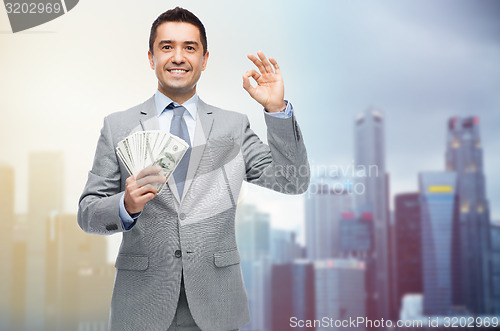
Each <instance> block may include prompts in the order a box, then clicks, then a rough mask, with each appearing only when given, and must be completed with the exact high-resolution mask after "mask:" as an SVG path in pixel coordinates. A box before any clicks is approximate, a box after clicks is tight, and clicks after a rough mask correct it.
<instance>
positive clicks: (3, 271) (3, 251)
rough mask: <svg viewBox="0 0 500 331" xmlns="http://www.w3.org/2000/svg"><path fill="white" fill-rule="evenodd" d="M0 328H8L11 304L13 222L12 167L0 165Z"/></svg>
mask: <svg viewBox="0 0 500 331" xmlns="http://www.w3.org/2000/svg"><path fill="white" fill-rule="evenodd" d="M0 217H1V222H0V224H1V230H0V265H1V266H2V267H1V268H0V293H2V295H0V330H10V329H12V328H11V326H10V325H11V321H10V320H11V316H12V311H11V309H12V306H11V300H12V296H13V295H14V293H13V292H12V287H11V282H12V269H11V268H10V266H11V265H12V236H13V228H14V227H13V224H14V221H15V220H14V169H13V168H12V167H10V166H6V165H0Z"/></svg>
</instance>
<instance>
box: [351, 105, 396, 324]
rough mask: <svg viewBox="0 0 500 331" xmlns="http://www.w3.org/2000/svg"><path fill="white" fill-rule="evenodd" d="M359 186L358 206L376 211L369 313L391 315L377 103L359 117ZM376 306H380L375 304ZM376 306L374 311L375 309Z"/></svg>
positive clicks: (384, 180) (381, 119)
mask: <svg viewBox="0 0 500 331" xmlns="http://www.w3.org/2000/svg"><path fill="white" fill-rule="evenodd" d="M355 165H356V170H357V174H356V187H360V186H361V187H363V188H364V191H363V192H360V193H358V192H357V193H356V195H355V197H356V209H357V210H358V211H361V212H373V225H374V250H373V263H374V265H373V267H374V268H375V269H374V271H373V272H372V271H371V270H372V269H371V268H370V267H368V277H373V282H374V284H375V288H374V291H375V292H373V293H368V295H369V297H370V298H369V301H370V300H372V301H373V304H370V305H369V307H368V308H369V309H368V311H367V314H368V316H369V317H371V318H388V317H389V305H390V297H389V278H390V274H389V260H388V243H389V238H388V236H389V233H388V231H389V225H388V215H387V213H388V197H387V195H388V187H387V186H388V185H387V175H386V168H385V139H384V116H383V114H382V112H381V111H380V110H378V109H376V108H374V107H370V108H368V109H367V110H366V111H364V112H362V113H360V114H358V115H357V117H356V120H355ZM374 306H376V307H374ZM373 308H375V310H374V311H372V309H373Z"/></svg>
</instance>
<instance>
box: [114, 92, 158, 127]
mask: <svg viewBox="0 0 500 331" xmlns="http://www.w3.org/2000/svg"><path fill="white" fill-rule="evenodd" d="M152 111H154V98H153V97H151V98H149V99H147V100H146V101H144V102H142V103H140V104H138V105H135V106H133V107H131V108H129V109H126V110H122V111H117V112H114V113H111V114H109V115H107V116H106V117H105V119H106V120H108V121H110V122H121V123H127V122H137V121H138V120H139V119H140V115H141V114H147V113H148V112H152Z"/></svg>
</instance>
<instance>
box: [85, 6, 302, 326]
mask: <svg viewBox="0 0 500 331" xmlns="http://www.w3.org/2000/svg"><path fill="white" fill-rule="evenodd" d="M257 55H258V57H255V56H254V55H248V58H249V59H250V60H251V61H252V62H253V63H254V64H255V65H256V67H257V69H258V71H257V70H255V69H252V70H249V71H247V72H246V73H245V74H244V75H243V87H244V89H245V90H246V91H248V93H249V94H250V96H251V97H252V98H253V99H255V100H256V101H257V102H258V103H260V104H261V105H262V107H264V118H265V121H266V124H267V132H268V133H267V134H268V141H269V145H266V144H264V143H262V141H261V140H260V139H259V138H258V137H257V135H255V133H254V132H253V131H252V130H251V129H250V124H249V122H248V118H247V116H245V115H243V114H240V113H237V112H232V111H227V110H222V109H220V108H217V107H214V106H211V105H208V104H206V103H204V102H203V101H202V100H201V99H200V98H199V97H198V94H197V92H196V84H197V82H198V80H199V79H200V77H201V73H202V71H204V70H205V69H206V67H207V63H208V58H209V52H208V50H207V37H206V33H205V28H204V26H203V24H202V23H201V21H200V20H199V19H198V18H197V17H196V16H195V15H194V14H192V13H191V12H189V11H187V10H185V9H182V8H179V7H177V8H175V9H172V10H169V11H166V12H165V13H163V14H161V15H160V16H159V17H158V18H157V19H156V20H155V22H154V23H153V25H152V27H151V34H150V40H149V51H148V57H149V63H150V65H151V68H152V69H153V70H154V71H155V74H156V77H157V78H158V89H157V91H156V92H155V94H154V95H153V96H152V97H151V98H149V99H148V100H146V101H145V102H144V103H142V104H140V105H138V106H135V107H133V108H131V109H128V110H126V111H123V112H118V113H114V114H111V115H109V116H107V117H106V118H105V119H104V125H103V128H102V130H101V136H100V138H99V141H98V144H97V150H96V155H95V159H94V164H93V166H92V169H91V171H90V172H89V174H88V181H87V184H86V186H85V189H84V192H83V194H82V196H81V198H80V203H79V210H78V224H79V225H80V227H81V228H82V229H83V230H84V231H86V232H88V233H94V234H104V235H109V234H114V233H117V232H122V233H123V240H122V244H121V246H120V251H119V254H118V257H117V259H116V264H115V266H116V269H117V273H116V278H115V286H114V291H113V297H112V301H111V314H110V330H113V331H115V330H116V331H132V330H135V331H139V330H141V331H142V330H148V331H160V330H161V331H165V330H170V331H172V330H184V331H188V330H213V331H225V330H236V329H238V328H239V327H241V326H243V325H245V324H246V323H248V322H249V320H250V317H249V311H248V302H247V297H246V291H245V287H244V284H243V278H242V274H241V267H240V264H239V263H240V256H239V253H238V248H237V246H236V239H235V224H234V222H235V212H236V207H237V201H238V195H239V192H240V188H241V184H242V182H243V181H247V182H249V183H254V184H257V185H260V186H263V187H267V188H270V189H273V190H275V191H278V192H282V193H287V194H300V193H303V192H304V191H305V190H306V189H307V187H308V185H309V164H308V160H307V154H306V149H305V146H304V142H303V139H302V134H301V132H300V129H299V126H298V124H297V122H296V120H295V115H294V111H293V109H292V105H291V104H290V103H288V102H286V101H285V100H284V87H283V80H282V77H281V73H280V69H279V66H278V63H277V62H276V60H274V59H272V58H269V59H267V58H266V57H265V56H264V54H263V53H262V52H258V53H257ZM250 78H253V79H254V80H255V81H256V83H257V85H256V86H255V87H254V86H252V85H251V83H250ZM146 130H165V131H168V132H171V133H172V134H175V135H177V136H179V137H181V138H182V139H184V140H185V141H186V142H187V143H188V144H189V146H190V148H189V149H188V151H187V152H186V154H185V156H184V157H183V159H182V160H181V162H180V163H179V165H178V167H177V168H176V169H175V171H174V173H173V175H172V176H170V177H169V179H168V181H167V185H166V187H165V188H164V189H163V190H162V191H161V192H160V193H158V192H157V190H156V188H155V184H158V183H162V182H165V180H166V178H165V177H163V176H162V175H159V171H160V168H159V167H158V166H149V167H146V168H145V169H143V170H142V171H140V172H139V173H138V174H134V175H132V176H129V175H128V172H127V170H126V167H125V166H124V164H122V163H121V162H120V161H119V158H118V157H117V155H116V151H115V147H116V146H117V144H118V142H119V141H120V140H122V139H123V138H125V137H127V136H128V135H130V134H131V133H134V132H138V131H146Z"/></svg>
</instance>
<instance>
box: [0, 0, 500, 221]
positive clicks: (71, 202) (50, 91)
mask: <svg viewBox="0 0 500 331" xmlns="http://www.w3.org/2000/svg"><path fill="white" fill-rule="evenodd" d="M175 5H181V6H184V7H186V8H188V9H190V10H192V11H193V12H194V13H195V14H197V15H198V16H199V17H200V18H201V20H202V21H203V22H204V24H205V26H206V28H207V33H208V42H209V50H210V58H209V64H208V67H207V70H206V71H205V72H204V73H203V75H202V79H201V80H200V83H199V86H198V92H199V95H200V97H201V98H203V99H204V100H205V101H207V102H209V103H213V104H215V105H218V106H221V107H223V108H227V109H234V110H237V111H240V112H243V113H246V114H247V115H248V116H249V118H250V120H251V124H252V127H253V129H254V131H256V132H257V133H258V134H259V136H260V137H261V138H262V139H263V140H266V139H265V124H264V121H263V118H262V116H263V115H262V110H261V109H259V107H257V105H256V104H255V103H253V101H252V100H251V98H249V97H248V96H247V95H246V92H245V91H244V90H243V89H242V88H241V74H242V73H243V72H245V71H246V70H248V69H250V68H252V65H251V63H250V62H249V61H248V60H247V59H246V54H247V53H249V52H253V53H255V52H256V51H257V50H258V49H263V50H264V51H265V53H266V54H267V55H269V56H274V57H276V58H277V59H278V61H279V63H280V67H281V68H282V72H283V76H284V80H285V89H286V92H285V93H286V97H287V98H288V99H289V100H290V101H291V102H292V103H293V105H294V107H295V111H296V115H297V118H298V121H299V123H300V125H301V128H302V131H303V134H304V139H305V142H306V145H307V148H308V152H309V158H310V161H311V165H312V166H313V167H314V166H322V165H335V166H339V167H340V166H348V165H350V164H351V163H352V161H353V160H354V155H353V153H352V150H353V139H354V130H353V121H354V119H355V117H356V115H357V114H358V113H360V112H362V111H364V110H365V109H367V108H368V107H370V105H373V106H375V107H376V108H378V109H380V110H381V111H382V112H383V113H384V117H385V120H386V133H385V139H386V150H387V152H386V154H387V156H386V158H387V165H386V168H387V172H388V173H390V176H391V181H390V183H391V184H390V195H391V197H394V196H395V194H397V193H403V192H411V191H415V190H417V189H418V179H417V175H418V172H419V171H422V170H439V169H443V167H444V158H443V156H444V154H445V149H446V135H445V133H444V129H445V128H446V123H447V120H448V118H450V117H452V116H462V117H465V116H477V117H478V118H479V121H480V126H481V137H482V141H483V149H484V152H485V153H484V154H485V158H484V170H485V176H486V179H487V181H486V182H487V187H486V192H487V195H488V197H489V199H490V204H491V219H492V220H500V173H499V172H498V171H496V169H498V168H499V167H500V154H499V153H497V152H496V151H498V150H500V139H497V137H498V133H497V126H498V124H499V123H500V112H499V111H498V110H499V109H500V96H499V94H498V93H497V91H498V88H499V86H500V63H499V61H498V58H500V42H499V34H500V30H499V27H500V22H499V21H498V20H497V19H496V18H497V17H498V16H499V15H500V5H499V3H498V2H497V1H482V2H481V3H478V2H477V1H467V0H462V1H440V2H435V1H408V2H404V3H401V2H399V1H370V2H362V1H353V2H349V3H347V2H344V1H313V2H308V4H307V6H306V5H305V4H304V3H301V2H292V3H290V2H285V1H273V2H262V3H259V1H257V2H252V3H243V2H242V3H240V2H234V1H220V2H217V5H215V6H216V7H217V8H220V10H224V11H223V12H227V13H228V15H224V20H221V19H220V18H221V15H220V14H221V11H220V10H214V7H213V5H212V4H205V3H200V2H196V1H183V2H179V1H167V2H164V3H158V2H151V3H150V4H149V5H148V6H145V5H144V4H143V3H136V2H133V1H120V2H118V1H110V2H106V3H102V2H98V1H91V0H89V1H85V2H83V3H80V4H79V5H78V6H77V7H75V9H74V10H72V11H71V12H69V13H68V14H67V15H64V16H63V17H61V18H59V19H58V20H54V21H52V22H49V23H47V24H45V25H43V26H40V27H37V28H34V29H31V30H29V31H26V32H22V33H17V34H12V33H10V32H9V31H10V27H9V25H8V19H7V15H6V13H5V12H0V31H2V33H1V34H0V43H1V44H2V48H1V49H0V60H1V62H0V68H1V72H2V77H1V78H0V87H1V89H2V98H1V99H0V107H1V109H2V115H3V120H2V122H1V123H0V139H2V140H3V141H4V142H8V141H15V143H5V144H3V145H2V154H1V156H0V162H2V163H5V164H8V165H10V166H13V167H14V168H15V169H16V207H15V211H16V212H18V213H23V212H25V211H26V210H27V200H26V189H27V187H28V182H27V167H26V164H27V160H28V154H29V153H30V152H31V151H45V150H49V151H63V152H64V154H65V174H64V187H65V192H67V193H66V195H65V197H64V211H65V212H68V213H74V212H76V208H77V201H78V197H79V195H80V193H81V190H82V188H83V185H84V183H85V181H86V176H87V172H88V170H89V169H90V166H91V162H92V158H93V155H94V151H95V145H96V142H97V138H98V135H99V130H100V128H101V125H102V120H103V117H104V116H106V115H107V114H109V113H111V112H114V111H119V110H123V109H126V108H129V107H131V106H133V105H135V104H137V103H139V102H142V101H143V100H144V99H145V98H147V97H148V96H150V95H152V94H153V93H154V91H155V89H156V79H155V77H154V74H153V72H151V71H150V69H149V67H148V63H147V58H146V46H147V38H148V33H149V27H150V24H151V22H152V21H153V20H154V18H156V16H157V15H158V14H159V13H160V12H162V11H164V10H165V9H167V8H170V7H173V6H175ZM264 5H265V6H266V8H268V9H269V10H267V11H265V12H262V11H260V10H258V8H259V7H261V6H264ZM116 6H120V11H119V12H116V11H115V10H114V9H115V8H116ZM96 13H97V14H96ZM109 13H113V14H112V15H110V14H109ZM274 15H280V17H285V18H287V19H288V20H289V21H290V24H287V23H286V19H285V22H282V21H281V20H275V19H274V18H275V16H274ZM256 16H258V17H260V18H259V20H261V21H264V22H266V24H265V25H260V24H259V25H256V24H254V22H255V20H254V17H256ZM90 17H92V24H91V25H89V24H87V22H88V21H89V18H90ZM304 20H307V23H306V22H304V24H300V23H299V24H297V23H296V22H303V21H304ZM110 23H111V24H110ZM110 26H112V27H113V29H115V30H113V31H108V30H109V29H110ZM228 26H231V29H227V27H228ZM82 27H85V28H84V29H83V28H82ZM115 31H119V33H114V32H115ZM108 32H111V33H108ZM240 38H243V39H244V41H245V42H233V41H235V40H238V39H240ZM228 41H231V42H228ZM35 50H36V51H35ZM13 137H15V138H13ZM244 198H245V199H246V200H244V201H246V202H249V203H256V204H258V205H259V207H260V208H262V209H263V210H265V211H266V212H270V213H271V214H272V216H273V222H275V225H276V226H277V227H283V228H287V229H300V228H301V227H302V224H301V223H302V222H303V219H302V218H301V217H297V216H294V215H302V214H303V206H302V203H300V202H301V201H302V197H300V196H299V197H284V196H282V195H278V194H275V193H273V192H268V191H267V190H263V189H259V188H255V187H249V188H248V190H247V194H246V196H245V197H244ZM390 200H391V204H392V201H393V199H390Z"/></svg>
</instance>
